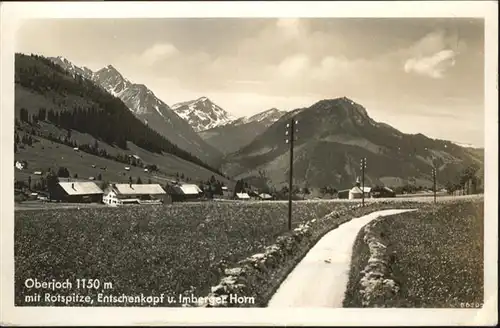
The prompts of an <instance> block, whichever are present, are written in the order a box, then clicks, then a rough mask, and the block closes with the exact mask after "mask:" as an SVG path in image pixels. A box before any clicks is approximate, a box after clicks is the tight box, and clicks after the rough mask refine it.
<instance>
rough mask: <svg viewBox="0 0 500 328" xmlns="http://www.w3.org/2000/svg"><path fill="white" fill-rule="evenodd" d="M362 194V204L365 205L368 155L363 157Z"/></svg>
mask: <svg viewBox="0 0 500 328" xmlns="http://www.w3.org/2000/svg"><path fill="white" fill-rule="evenodd" d="M360 165H361V194H362V195H363V196H362V201H361V204H362V206H365V169H366V157H363V158H362V159H361V163H360Z"/></svg>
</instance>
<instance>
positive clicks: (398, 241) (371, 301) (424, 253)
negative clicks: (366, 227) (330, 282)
mask: <svg viewBox="0 0 500 328" xmlns="http://www.w3.org/2000/svg"><path fill="white" fill-rule="evenodd" d="M483 205H484V202H483V200H482V199H480V198H479V199H469V200H466V199H461V200H460V201H453V200H450V201H448V202H444V203H440V204H438V205H437V206H434V205H431V204H427V205H422V207H421V208H420V210H419V211H417V212H411V213H404V214H400V215H395V216H392V217H387V218H384V219H382V220H380V222H378V223H377V224H376V225H375V226H374V227H373V228H372V231H371V235H372V236H376V240H377V242H380V243H382V244H383V245H385V246H386V247H387V248H385V247H382V249H383V252H384V253H385V254H382V255H380V254H379V255H377V256H379V260H380V262H379V263H381V265H382V268H380V266H379V268H378V269H376V270H378V271H377V272H375V271H373V270H372V269H373V268H375V266H373V265H372V266H371V268H372V269H369V268H370V265H369V264H368V259H369V258H370V256H372V257H373V251H372V252H370V249H369V247H368V245H367V244H366V240H363V238H364V237H365V236H366V235H365V233H364V232H363V230H362V231H361V232H360V234H359V235H358V237H357V240H356V242H355V245H354V249H353V255H352V262H351V272H350V277H349V283H348V286H347V291H346V295H345V299H344V307H404V308H406V307H435V308H460V307H479V306H481V304H482V303H483V284H484V283H483V247H484V246H483V229H484V226H483V224H484V209H483ZM376 274H378V277H375V276H376ZM368 277H371V278H370V279H374V280H371V281H372V283H373V285H372V286H374V285H376V284H377V279H379V280H378V282H379V283H380V284H379V286H382V285H383V284H381V282H382V281H384V284H385V283H388V282H390V280H393V281H394V282H395V283H396V284H395V285H396V287H393V288H391V290H390V291H389V292H388V293H386V292H382V293H378V292H373V293H371V292H367V287H366V279H367V278H368ZM363 279H365V280H364V281H365V282H364V283H362V281H363ZM386 279H387V280H386ZM361 291H362V292H361ZM379 291H380V290H379Z"/></svg>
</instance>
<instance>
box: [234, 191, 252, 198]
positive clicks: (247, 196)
mask: <svg viewBox="0 0 500 328" xmlns="http://www.w3.org/2000/svg"><path fill="white" fill-rule="evenodd" d="M236 199H238V200H249V199H250V195H249V194H247V193H246V192H241V193H236Z"/></svg>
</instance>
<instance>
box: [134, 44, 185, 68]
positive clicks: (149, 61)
mask: <svg viewBox="0 0 500 328" xmlns="http://www.w3.org/2000/svg"><path fill="white" fill-rule="evenodd" d="M178 53H179V50H177V48H176V47H175V46H174V45H172V44H170V43H156V44H154V45H153V46H151V47H150V48H148V49H146V50H145V51H144V52H143V53H142V54H141V55H140V59H141V60H142V61H144V63H145V64H146V65H153V64H155V63H156V62H157V61H158V60H160V59H165V58H168V57H171V56H173V55H176V54H178Z"/></svg>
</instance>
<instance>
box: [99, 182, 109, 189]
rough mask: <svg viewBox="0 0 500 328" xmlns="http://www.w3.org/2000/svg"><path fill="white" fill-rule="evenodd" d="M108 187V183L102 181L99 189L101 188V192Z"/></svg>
mask: <svg viewBox="0 0 500 328" xmlns="http://www.w3.org/2000/svg"><path fill="white" fill-rule="evenodd" d="M108 186H109V183H108V182H107V181H102V182H101V185H100V186H99V187H100V188H101V190H105V189H106V188H108Z"/></svg>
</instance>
